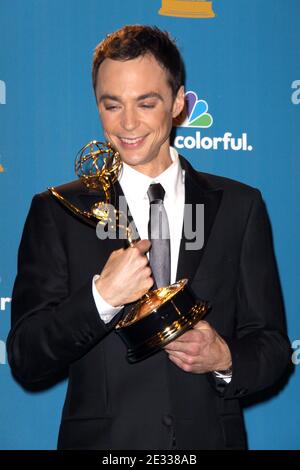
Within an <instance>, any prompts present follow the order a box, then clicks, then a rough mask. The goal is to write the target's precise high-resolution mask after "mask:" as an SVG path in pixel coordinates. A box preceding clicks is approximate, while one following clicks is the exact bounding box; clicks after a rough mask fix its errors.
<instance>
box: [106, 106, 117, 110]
mask: <svg viewBox="0 0 300 470" xmlns="http://www.w3.org/2000/svg"><path fill="white" fill-rule="evenodd" d="M105 109H106V110H107V111H113V110H114V109H118V106H114V105H111V106H105Z"/></svg>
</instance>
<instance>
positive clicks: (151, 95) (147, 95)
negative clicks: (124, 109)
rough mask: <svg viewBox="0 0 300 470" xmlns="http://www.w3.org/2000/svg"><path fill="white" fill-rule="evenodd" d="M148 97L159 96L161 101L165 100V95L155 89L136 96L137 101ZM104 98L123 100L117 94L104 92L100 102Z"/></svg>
mask: <svg viewBox="0 0 300 470" xmlns="http://www.w3.org/2000/svg"><path fill="white" fill-rule="evenodd" d="M147 98H157V99H159V100H160V101H164V100H163V97H162V96H161V95H160V94H159V93H157V92H155V91H150V92H149V93H145V94H144V95H140V96H138V97H137V98H136V100H137V101H142V100H146V99H147ZM104 100H111V101H118V102H121V101H122V99H121V97H120V96H117V95H109V94H104V95H101V96H100V98H99V102H102V101H104Z"/></svg>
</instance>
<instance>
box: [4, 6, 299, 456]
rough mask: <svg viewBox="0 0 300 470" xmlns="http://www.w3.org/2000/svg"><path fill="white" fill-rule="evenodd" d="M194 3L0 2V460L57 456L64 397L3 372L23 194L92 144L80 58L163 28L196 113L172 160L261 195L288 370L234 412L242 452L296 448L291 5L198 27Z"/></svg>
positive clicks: (230, 13)
mask: <svg viewBox="0 0 300 470" xmlns="http://www.w3.org/2000/svg"><path fill="white" fill-rule="evenodd" d="M162 3H163V5H164V9H165V12H168V8H169V11H170V10H171V9H172V5H175V4H177V5H178V9H179V4H180V5H181V7H183V8H182V9H181V11H180V12H179V16H177V17H176V16H166V15H163V14H159V10H160V8H161V7H162ZM191 3H194V7H195V8H198V7H199V11H198V13H199V14H198V15H196V16H198V17H194V18H188V17H185V15H186V13H187V12H188V11H189V5H190V4H191ZM204 3H207V4H208V3H209V2H189V1H179V2H178V1H176V0H175V1H169V2H168V1H164V2H161V0H150V1H140V0H129V1H127V2H124V0H109V1H108V0H1V2H0V54H1V57H0V132H1V134H0V198H1V199H0V222H1V231H0V448H1V449H53V448H55V446H56V439H57V431H58V426H59V421H60V413H61V408H62V405H63V400H64V394H65V388H66V384H65V383H61V384H60V385H59V386H56V387H54V388H52V389H50V390H48V391H46V392H43V393H29V392H27V391H25V390H23V389H22V388H21V386H20V385H18V384H17V383H16V382H15V381H14V380H13V378H12V376H11V373H10V369H9V366H8V364H7V357H6V353H5V341H6V337H7V333H8V331H9V327H10V297H11V291H12V285H13V281H14V277H15V274H16V257H17V249H18V245H19V241H20V236H21V232H22V228H23V224H24V220H25V217H26V214H27V211H28V208H29V204H30V202H31V198H32V196H33V194H34V193H36V192H40V191H43V190H44V189H45V188H46V187H47V186H50V185H57V184H60V183H63V182H65V181H67V180H71V179H74V172H73V162H74V156H75V154H76V152H77V151H78V150H79V149H80V148H81V147H82V146H83V145H84V144H85V143H86V142H87V141H89V140H91V139H94V138H98V139H101V138H102V134H101V129H100V125H99V120H98V116H97V110H96V106H95V101H94V96H93V91H92V85H91V61H92V52H93V49H94V47H95V45H96V44H97V43H98V41H99V40H100V39H102V37H103V36H104V35H105V34H106V33H108V32H110V31H112V30H115V29H116V28H118V27H120V26H123V25H124V24H126V23H147V24H151V25H154V24H155V25H157V26H159V27H161V28H163V29H166V30H168V31H170V32H171V34H172V35H173V37H175V39H176V40H177V43H178V45H179V47H180V49H181V51H182V54H183V56H184V59H185V63H186V72H187V83H186V85H187V86H186V90H187V91H189V92H190V93H189V102H190V103H191V104H193V105H194V111H193V112H191V113H190V116H189V120H188V121H187V122H186V123H185V127H180V128H177V132H176V134H177V137H176V140H175V143H176V145H177V147H178V149H179V150H180V151H181V153H183V154H184V155H185V156H186V157H187V158H188V159H189V160H190V161H191V163H192V164H193V165H194V166H195V167H196V168H198V169H200V170H203V171H207V172H210V173H215V174H220V175H224V176H228V177H230V178H234V179H238V180H240V181H243V182H245V183H248V184H250V185H253V186H255V187H258V188H260V189H261V190H262V193H263V196H264V199H265V201H266V204H267V207H268V210H269V214H270V217H271V221H272V226H273V235H274V243H275V250H276V255H277V260H278V265H279V271H280V277H281V281H282V287H283V292H284V299H285V305H286V313H287V323H288V331H289V335H290V338H291V342H292V346H293V348H294V354H293V356H292V357H291V361H293V362H294V364H295V371H294V374H293V375H292V376H291V378H290V380H289V383H288V384H287V385H286V386H285V387H284V388H283V389H282V390H281V392H280V393H279V394H277V395H276V396H275V397H273V398H272V399H268V400H264V401H263V402H261V403H260V404H259V405H255V406H251V407H248V408H247V409H246V424H247V429H248V439H249V446H250V448H251V449H299V448H300V438H299V432H298V426H299V424H298V423H299V418H300V407H299V405H298V397H299V385H300V379H299V375H300V374H299V366H297V364H298V362H300V324H299V319H298V316H299V300H300V297H299V291H300V289H299V286H300V274H299V245H298V241H299V236H300V222H299V210H298V209H299V202H300V201H299V194H300V183H299V177H300V165H299V157H300V132H299V129H300V70H299V64H300V47H299V44H300V41H299V40H300V32H299V31H300V30H299V20H300V1H299V0H288V1H286V0H251V1H250V0H226V1H222V0H215V1H213V2H212V11H213V12H214V13H215V16H214V17H211V18H201V17H199V16H201V12H200V9H201V8H200V7H201V6H203V4H204ZM210 3H211V2H210ZM196 4H197V5H196ZM201 4H202V5H201ZM185 5H186V8H184V7H185ZM209 6H210V5H207V7H208V8H209ZM178 9H177V10H178ZM202 16H203V15H202Z"/></svg>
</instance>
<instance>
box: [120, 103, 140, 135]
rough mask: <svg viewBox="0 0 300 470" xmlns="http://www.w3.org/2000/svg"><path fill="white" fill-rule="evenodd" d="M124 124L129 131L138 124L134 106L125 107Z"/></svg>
mask: <svg viewBox="0 0 300 470" xmlns="http://www.w3.org/2000/svg"><path fill="white" fill-rule="evenodd" d="M121 124H122V126H123V128H124V129H126V130H127V131H131V130H134V129H135V128H136V127H137V126H138V117H137V115H136V112H135V111H134V109H132V108H128V109H124V111H123V113H122V123H121Z"/></svg>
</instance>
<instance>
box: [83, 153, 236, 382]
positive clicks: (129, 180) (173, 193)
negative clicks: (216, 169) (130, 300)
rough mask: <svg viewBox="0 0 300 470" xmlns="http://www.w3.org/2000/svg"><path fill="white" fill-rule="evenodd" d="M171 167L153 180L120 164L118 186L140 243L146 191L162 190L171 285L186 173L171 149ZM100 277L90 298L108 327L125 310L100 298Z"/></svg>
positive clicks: (143, 234) (145, 225) (146, 217)
mask: <svg viewBox="0 0 300 470" xmlns="http://www.w3.org/2000/svg"><path fill="white" fill-rule="evenodd" d="M170 156H171V159H172V163H171V165H170V166H169V167H168V168H167V169H166V170H165V171H163V172H162V173H161V174H160V175H159V176H157V177H156V178H151V177H150V176H147V175H144V174H143V173H140V172H139V171H137V170H135V169H134V168H132V167H131V166H129V165H127V164H126V163H124V162H123V165H122V172H121V174H120V176H119V183H120V185H121V187H122V190H123V193H124V196H125V198H126V201H127V204H128V207H129V210H130V213H131V215H132V217H133V220H134V223H135V225H136V228H137V230H138V233H139V236H140V238H141V240H144V239H148V222H149V209H150V204H149V198H148V195H147V191H148V188H149V186H150V184H152V183H160V184H161V185H162V186H163V188H164V190H165V197H164V206H165V209H166V212H167V216H168V221H169V229H170V248H171V284H172V283H174V282H175V281H176V273H177V264H178V257H179V249H180V242H181V235H182V225H183V212H184V202H185V186H184V179H185V171H184V170H183V169H182V167H181V165H180V161H179V157H178V152H177V151H176V149H175V148H174V147H170ZM99 277H100V276H99V274H96V275H95V276H93V280H92V289H93V297H94V300H95V304H96V307H97V310H98V312H99V315H100V317H101V319H102V320H103V322H104V323H109V322H110V321H111V320H112V319H113V318H114V316H115V315H116V314H117V313H118V312H119V311H120V310H121V309H122V308H123V307H124V306H123V305H121V306H118V307H112V306H111V305H110V304H108V303H107V302H106V301H105V300H104V299H103V297H102V296H101V295H100V293H99V292H98V290H97V288H96V280H97V279H98V278H99ZM215 375H216V377H218V378H221V379H223V380H225V382H227V383H229V382H230V381H231V375H229V376H227V375H226V376H225V375H222V374H220V373H219V372H215Z"/></svg>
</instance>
